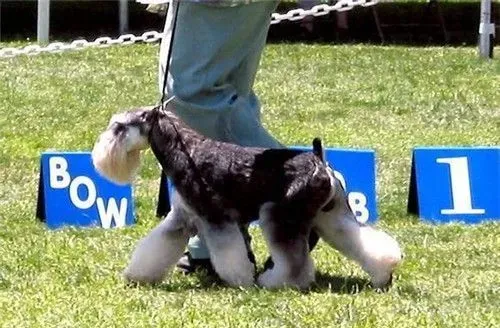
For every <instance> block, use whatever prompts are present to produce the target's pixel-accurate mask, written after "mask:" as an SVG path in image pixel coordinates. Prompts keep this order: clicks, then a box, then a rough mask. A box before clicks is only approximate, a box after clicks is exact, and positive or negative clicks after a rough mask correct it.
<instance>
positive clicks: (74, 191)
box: [69, 176, 97, 210]
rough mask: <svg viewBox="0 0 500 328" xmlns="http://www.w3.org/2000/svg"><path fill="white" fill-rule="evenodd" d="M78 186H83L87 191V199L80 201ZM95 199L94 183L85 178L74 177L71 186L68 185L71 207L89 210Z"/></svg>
mask: <svg viewBox="0 0 500 328" xmlns="http://www.w3.org/2000/svg"><path fill="white" fill-rule="evenodd" d="M80 185H85V187H87V190H88V193H89V194H88V196H87V199H85V200H82V199H80V197H79V196H78V187H80ZM96 197H97V191H96V189H95V185H94V182H92V180H90V179H89V178H88V177H85V176H79V177H76V178H75V179H74V180H73V181H71V184H70V185H69V198H70V199H71V202H72V203H73V205H75V206H76V207H78V208H80V209H82V210H86V209H87V208H90V207H91V206H92V205H94V203H95V200H96Z"/></svg>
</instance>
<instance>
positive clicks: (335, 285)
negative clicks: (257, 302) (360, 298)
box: [129, 271, 372, 295]
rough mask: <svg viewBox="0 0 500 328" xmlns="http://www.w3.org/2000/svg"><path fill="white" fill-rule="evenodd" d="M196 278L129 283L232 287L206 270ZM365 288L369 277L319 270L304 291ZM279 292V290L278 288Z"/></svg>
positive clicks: (183, 287) (172, 287) (173, 288)
mask: <svg viewBox="0 0 500 328" xmlns="http://www.w3.org/2000/svg"><path fill="white" fill-rule="evenodd" d="M195 275H196V279H194V280H193V279H187V277H186V279H187V280H185V281H184V279H183V278H182V277H181V279H180V280H179V279H175V280H173V281H172V280H171V281H168V282H163V283H160V284H156V285H149V286H141V285H129V287H131V288H137V287H140V288H153V289H159V290H162V291H165V292H169V293H175V292H183V291H187V290H206V291H208V290H212V291H220V290H221V289H226V288H231V287H228V286H227V285H226V284H224V282H223V281H222V280H220V279H219V278H217V277H214V276H213V275H208V274H207V273H206V272H204V271H201V272H196V273H195ZM365 289H372V287H371V286H370V282H369V281H368V280H367V279H363V278H358V277H345V276H337V275H330V274H326V273H321V272H317V273H316V281H315V282H314V283H313V284H312V285H311V287H310V288H309V289H307V290H305V291H304V293H305V294H307V293H309V292H328V293H333V294H350V295H355V294H358V293H360V292H361V291H363V290H365ZM276 292H279V290H276Z"/></svg>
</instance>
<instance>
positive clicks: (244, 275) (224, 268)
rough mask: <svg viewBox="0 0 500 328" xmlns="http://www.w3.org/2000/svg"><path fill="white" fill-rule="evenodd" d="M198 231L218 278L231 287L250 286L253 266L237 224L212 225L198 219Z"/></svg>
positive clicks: (252, 278)
mask: <svg viewBox="0 0 500 328" xmlns="http://www.w3.org/2000/svg"><path fill="white" fill-rule="evenodd" d="M199 231H200V232H201V234H202V235H203V238H204V240H205V242H206V244H207V247H208V250H209V252H210V260H211V262H212V265H213V266H214V269H215V271H216V272H217V274H218V275H219V277H220V278H221V279H222V280H223V281H224V282H226V283H227V284H228V285H230V286H233V287H240V286H241V287H250V286H252V285H253V283H254V274H255V266H254V264H253V263H252V262H251V261H250V259H249V256H248V250H247V246H246V244H245V239H244V238H243V235H242V233H241V230H240V227H239V226H238V224H237V223H235V222H224V223H221V224H212V223H209V222H207V221H205V220H203V219H199Z"/></svg>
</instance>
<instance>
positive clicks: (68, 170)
mask: <svg viewBox="0 0 500 328" xmlns="http://www.w3.org/2000/svg"><path fill="white" fill-rule="evenodd" d="M133 212H134V204H133V199H132V188H131V186H130V185H126V186H119V185H116V184H114V183H112V182H110V181H109V180H106V179H105V178H103V177H101V176H100V175H99V174H98V173H97V172H96V171H95V169H94V166H93V164H92V159H91V155H90V153H88V152H81V153H77V152H74V153H62V152H61V153H56V152H54V153H43V154H42V157H41V170H40V181H39V188H38V206H37V217H38V218H40V219H41V220H42V221H45V223H46V224H47V226H48V227H49V228H51V229H55V228H59V227H62V226H65V225H70V226H100V227H103V228H111V227H123V226H125V225H130V224H133V223H134V213H133Z"/></svg>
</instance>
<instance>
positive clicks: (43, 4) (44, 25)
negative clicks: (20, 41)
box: [36, 0, 50, 44]
mask: <svg viewBox="0 0 500 328" xmlns="http://www.w3.org/2000/svg"><path fill="white" fill-rule="evenodd" d="M49 27H50V0H38V20H37V30H36V38H37V41H38V43H41V44H43V43H48V42H49Z"/></svg>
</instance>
